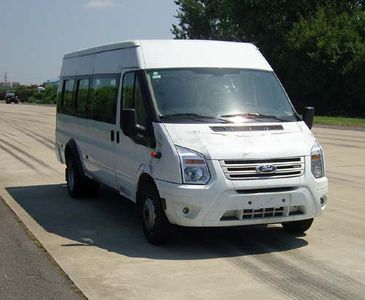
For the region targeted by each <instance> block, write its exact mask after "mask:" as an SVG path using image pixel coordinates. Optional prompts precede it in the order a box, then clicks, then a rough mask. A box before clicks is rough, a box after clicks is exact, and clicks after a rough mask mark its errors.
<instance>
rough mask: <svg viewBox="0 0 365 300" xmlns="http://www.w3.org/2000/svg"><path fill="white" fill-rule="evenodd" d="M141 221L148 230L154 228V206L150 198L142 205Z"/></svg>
mask: <svg viewBox="0 0 365 300" xmlns="http://www.w3.org/2000/svg"><path fill="white" fill-rule="evenodd" d="M143 220H144V224H145V225H146V227H147V229H148V230H151V229H152V228H153V227H154V226H155V221H156V213H155V205H154V204H153V201H152V200H151V199H150V198H147V199H146V201H145V202H144V205H143Z"/></svg>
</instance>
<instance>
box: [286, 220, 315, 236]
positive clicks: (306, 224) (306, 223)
mask: <svg viewBox="0 0 365 300" xmlns="http://www.w3.org/2000/svg"><path fill="white" fill-rule="evenodd" d="M312 223H313V218H312V219H308V220H301V221H292V222H284V223H282V224H281V225H282V226H283V228H284V229H285V230H286V231H288V232H290V233H304V232H306V231H307V230H308V229H309V228H310V227H311V225H312Z"/></svg>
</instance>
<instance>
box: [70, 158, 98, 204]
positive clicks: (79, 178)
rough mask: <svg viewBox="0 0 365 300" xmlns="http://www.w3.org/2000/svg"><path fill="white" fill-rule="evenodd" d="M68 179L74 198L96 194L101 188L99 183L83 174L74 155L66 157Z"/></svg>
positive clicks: (71, 194)
mask: <svg viewBox="0 0 365 300" xmlns="http://www.w3.org/2000/svg"><path fill="white" fill-rule="evenodd" d="M66 181H67V189H68V192H69V194H70V196H71V197H73V198H80V197H82V196H95V195H97V193H98V190H99V184H98V183H97V182H95V181H93V180H91V179H89V178H87V177H86V176H85V175H84V174H83V172H82V170H80V168H79V167H78V166H77V164H76V161H75V158H74V156H73V155H69V156H68V157H67V159H66Z"/></svg>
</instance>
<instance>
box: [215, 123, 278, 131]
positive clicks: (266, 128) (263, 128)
mask: <svg viewBox="0 0 365 300" xmlns="http://www.w3.org/2000/svg"><path fill="white" fill-rule="evenodd" d="M210 129H212V130H213V131H214V132H239V131H271V130H284V128H283V126H281V125H252V126H210Z"/></svg>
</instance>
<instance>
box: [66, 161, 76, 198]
mask: <svg viewBox="0 0 365 300" xmlns="http://www.w3.org/2000/svg"><path fill="white" fill-rule="evenodd" d="M67 174H68V176H67V177H68V178H67V182H68V185H69V187H70V190H71V191H73V189H74V184H75V179H74V169H73V166H72V163H71V164H70V165H69V166H68V170H67Z"/></svg>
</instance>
